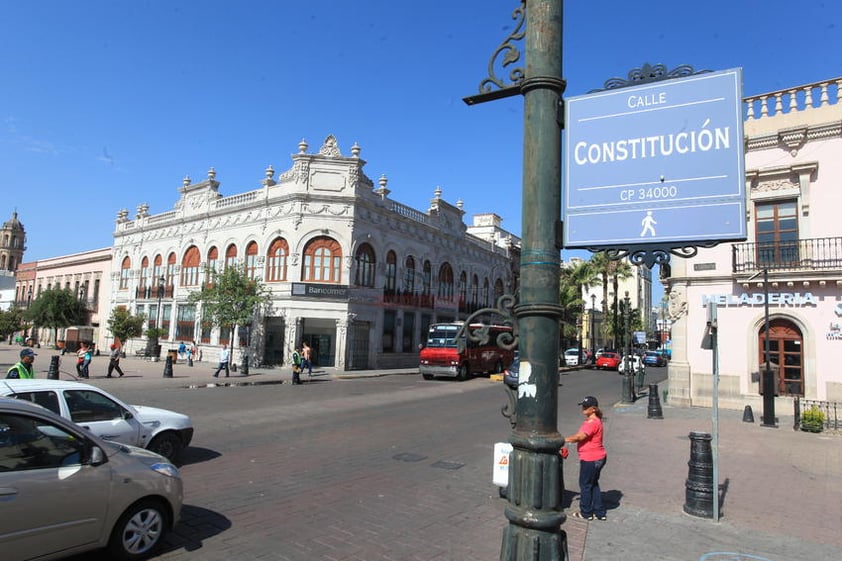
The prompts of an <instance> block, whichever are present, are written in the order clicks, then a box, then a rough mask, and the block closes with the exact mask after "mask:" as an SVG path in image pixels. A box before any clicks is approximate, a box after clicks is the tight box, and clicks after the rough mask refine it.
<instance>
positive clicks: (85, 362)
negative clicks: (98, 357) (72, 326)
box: [76, 343, 92, 378]
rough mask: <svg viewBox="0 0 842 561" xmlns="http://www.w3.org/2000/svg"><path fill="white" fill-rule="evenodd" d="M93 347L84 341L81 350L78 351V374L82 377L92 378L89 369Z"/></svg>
mask: <svg viewBox="0 0 842 561" xmlns="http://www.w3.org/2000/svg"><path fill="white" fill-rule="evenodd" d="M91 356H92V355H91V348H90V347H89V346H88V344H87V343H82V345H81V346H80V347H79V350H78V351H77V352H76V374H78V375H79V377H80V378H90V377H91V376H90V372H89V370H88V368H89V366H90V364H91Z"/></svg>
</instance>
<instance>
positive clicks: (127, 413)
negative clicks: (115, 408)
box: [123, 409, 134, 421]
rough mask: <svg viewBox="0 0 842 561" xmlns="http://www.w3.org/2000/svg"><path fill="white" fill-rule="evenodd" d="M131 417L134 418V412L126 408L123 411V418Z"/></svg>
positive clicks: (127, 419)
mask: <svg viewBox="0 0 842 561" xmlns="http://www.w3.org/2000/svg"><path fill="white" fill-rule="evenodd" d="M131 419H134V414H133V413H132V412H131V411H129V410H128V409H126V410H124V411H123V420H124V421H130V420H131Z"/></svg>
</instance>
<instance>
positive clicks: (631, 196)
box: [620, 185, 678, 201]
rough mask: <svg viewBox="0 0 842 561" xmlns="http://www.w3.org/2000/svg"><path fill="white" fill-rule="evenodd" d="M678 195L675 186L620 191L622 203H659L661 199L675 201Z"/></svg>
mask: <svg viewBox="0 0 842 561" xmlns="http://www.w3.org/2000/svg"><path fill="white" fill-rule="evenodd" d="M677 195H678V187H676V186H675V185H659V186H657V187H644V188H642V189H623V190H622V191H620V200H621V201H657V200H661V199H673V198H675V197H676V196H677Z"/></svg>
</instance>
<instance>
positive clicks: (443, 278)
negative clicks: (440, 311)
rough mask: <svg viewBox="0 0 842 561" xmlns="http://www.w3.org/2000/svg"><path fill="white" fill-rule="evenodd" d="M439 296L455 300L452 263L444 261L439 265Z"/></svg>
mask: <svg viewBox="0 0 842 561" xmlns="http://www.w3.org/2000/svg"><path fill="white" fill-rule="evenodd" d="M438 295H439V298H443V299H445V300H453V269H452V268H451V267H450V263H442V265H441V267H439V291H438Z"/></svg>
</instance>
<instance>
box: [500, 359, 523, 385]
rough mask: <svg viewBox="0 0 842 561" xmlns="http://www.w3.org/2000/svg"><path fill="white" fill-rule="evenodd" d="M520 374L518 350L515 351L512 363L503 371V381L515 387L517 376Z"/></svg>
mask: <svg viewBox="0 0 842 561" xmlns="http://www.w3.org/2000/svg"><path fill="white" fill-rule="evenodd" d="M519 375H520V351H515V353H514V358H513V359H512V363H511V364H510V365H509V366H508V367H507V368H506V369H505V370H504V371H503V383H504V384H506V385H507V386H509V387H510V388H512V389H513V390H516V389H517V383H518V377H519Z"/></svg>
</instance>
